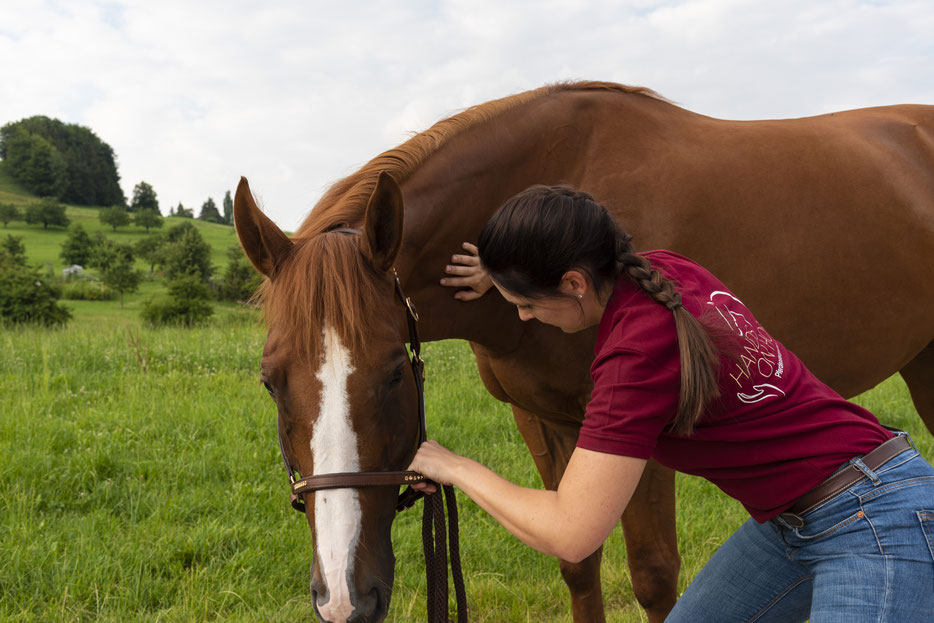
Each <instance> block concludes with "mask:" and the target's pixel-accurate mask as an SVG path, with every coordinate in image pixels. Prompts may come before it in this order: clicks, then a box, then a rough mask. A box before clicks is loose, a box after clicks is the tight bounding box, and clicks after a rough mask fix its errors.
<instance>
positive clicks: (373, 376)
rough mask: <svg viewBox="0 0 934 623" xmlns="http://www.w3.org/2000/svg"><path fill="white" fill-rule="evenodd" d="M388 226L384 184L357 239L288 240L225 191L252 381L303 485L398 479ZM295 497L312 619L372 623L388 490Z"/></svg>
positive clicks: (403, 390)
mask: <svg viewBox="0 0 934 623" xmlns="http://www.w3.org/2000/svg"><path fill="white" fill-rule="evenodd" d="M402 215H403V203H402V193H401V191H400V189H399V186H398V184H396V182H395V181H394V180H393V179H392V178H391V177H390V176H388V175H380V177H379V179H378V181H377V184H376V188H375V190H374V191H373V193H372V195H371V196H370V198H369V202H368V204H367V208H366V216H365V219H364V226H363V231H362V232H349V231H348V230H347V229H339V230H329V231H322V232H317V233H314V234H312V235H308V236H304V235H302V236H297V237H296V238H294V239H290V238H289V237H288V236H286V235H285V234H284V233H283V232H282V230H280V229H279V228H278V227H277V226H276V225H275V224H274V223H273V222H272V221H271V220H270V219H269V218H268V217H267V216H266V215H264V214H263V213H262V211H261V210H260V209H259V208H258V207H257V206H256V203H255V202H254V200H253V197H252V194H251V193H250V189H249V185H248V184H247V181H246V179H241V181H240V185H239V187H238V188H237V193H236V199H235V202H234V218H235V222H236V227H237V233H238V235H239V237H240V243H241V245H242V246H243V249H244V251H245V252H246V254H247V256H248V257H249V259H250V261H251V262H252V263H253V265H254V266H255V267H256V268H257V270H259V271H260V272H261V273H263V274H264V275H265V276H266V277H267V278H268V279H267V281H266V283H265V284H264V288H263V294H262V296H263V303H264V314H265V316H266V322H267V326H268V335H267V338H266V345H265V347H264V349H263V357H262V366H261V381H262V383H263V384H264V385H265V387H266V389H267V391H268V392H269V394H270V396H272V398H273V400H274V401H275V403H276V409H277V412H278V418H279V422H278V425H279V431H280V433H279V434H280V443H281V444H282V451H283V456H284V458H285V459H286V461H287V463H288V464H289V465H291V466H292V467H293V468H295V469H296V470H298V471H299V472H300V473H301V475H302V476H304V477H308V476H312V475H315V474H323V473H339V472H367V471H392V470H404V469H405V468H406V467H407V466H408V463H409V461H410V460H411V458H412V456H413V455H414V452H415V450H416V446H417V440H418V427H419V423H418V416H417V409H418V392H417V388H416V384H415V380H414V375H413V374H412V373H411V371H410V367H409V360H408V356H407V352H406V348H405V340H406V336H407V333H406V329H405V327H406V324H405V316H404V311H403V308H402V306H401V305H400V303H399V300H398V297H397V296H396V295H395V277H394V271H393V268H392V266H393V262H394V261H395V258H396V255H397V253H398V251H399V247H400V245H401V240H402V218H403V216H402ZM357 233H359V235H357ZM302 497H303V498H304V502H305V509H306V517H307V520H308V525H309V527H310V528H311V531H312V536H313V542H314V553H313V562H312V567H311V593H312V598H313V601H314V607H315V611H316V613H317V614H318V616H319V617H320V618H321V619H322V620H324V621H329V622H332V623H358V622H364V621H366V622H371V621H382V620H383V619H384V618H385V616H386V613H387V611H388V608H389V598H390V595H391V591H392V581H393V570H394V564H395V558H394V557H393V553H392V543H391V541H390V528H391V525H392V521H393V517H394V515H395V506H396V501H397V497H398V488H396V487H366V488H359V489H358V488H341V489H330V490H319V491H315V492H313V493H305V494H303V496H302Z"/></svg>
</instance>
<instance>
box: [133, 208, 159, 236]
mask: <svg viewBox="0 0 934 623" xmlns="http://www.w3.org/2000/svg"><path fill="white" fill-rule="evenodd" d="M133 223H134V224H135V225H137V226H138V227H145V228H146V232H147V233H148V232H149V230H150V228H153V227H156V228H158V227H162V214H160V213H159V210H150V209H149V208H147V209H145V210H140V211H139V212H137V213H136V217H135V218H134V219H133Z"/></svg>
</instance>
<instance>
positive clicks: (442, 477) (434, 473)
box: [409, 441, 465, 493]
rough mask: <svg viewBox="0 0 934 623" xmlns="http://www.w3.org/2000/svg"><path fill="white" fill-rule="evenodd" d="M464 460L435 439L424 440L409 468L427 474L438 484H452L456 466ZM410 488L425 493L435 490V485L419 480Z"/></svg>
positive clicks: (423, 474)
mask: <svg viewBox="0 0 934 623" xmlns="http://www.w3.org/2000/svg"><path fill="white" fill-rule="evenodd" d="M464 460H465V459H464V457H462V456H460V455H457V454H454V453H453V452H451V451H450V450H448V449H447V448H445V447H443V446H442V445H441V444H439V443H438V442H437V441H426V442H425V443H423V444H422V445H421V446H420V447H419V448H418V452H416V453H415V458H414V459H412V464H411V465H409V470H410V471H413V472H418V473H419V474H421V475H422V476H427V477H428V478H431V479H432V480H433V481H434V482H437V483H439V484H442V485H452V484H454V480H455V478H456V472H457V468H458V466H459V465H460V464H461V462H462V461H464ZM412 488H413V489H417V490H418V491H424V492H425V493H434V492H435V491H436V487H435V486H434V485H433V484H431V483H428V482H419V483H417V484H414V485H412Z"/></svg>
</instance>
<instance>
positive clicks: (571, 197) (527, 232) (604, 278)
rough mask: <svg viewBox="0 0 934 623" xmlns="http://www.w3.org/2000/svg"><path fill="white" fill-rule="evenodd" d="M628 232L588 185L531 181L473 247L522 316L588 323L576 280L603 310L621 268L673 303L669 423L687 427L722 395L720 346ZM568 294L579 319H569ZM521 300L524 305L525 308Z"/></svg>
mask: <svg viewBox="0 0 934 623" xmlns="http://www.w3.org/2000/svg"><path fill="white" fill-rule="evenodd" d="M631 240H632V237H631V236H630V235H629V234H627V233H626V232H625V231H623V230H622V229H621V228H620V227H619V226H618V225H617V224H616V222H615V221H613V218H612V217H611V216H610V214H609V212H608V211H607V210H606V208H604V207H603V206H601V205H600V204H599V203H597V202H596V201H595V200H594V199H593V197H591V196H590V195H588V194H587V193H583V192H580V191H577V190H574V189H572V188H569V187H566V186H532V187H531V188H528V189H526V190H524V191H523V192H521V193H519V194H518V195H516V196H514V197H512V198H511V199H509V200H508V201H507V202H506V203H505V204H503V206H502V207H501V208H500V209H499V210H498V211H497V212H496V213H495V214H494V215H493V217H492V218H491V219H490V220H489V222H488V223H487V224H486V226H484V228H483V230H482V231H481V232H480V237H479V239H478V241H477V250H478V253H479V256H480V261H481V263H482V264H483V267H484V268H485V269H486V271H487V272H488V273H489V275H490V278H491V279H492V280H493V282H494V284H496V286H497V288H498V289H499V290H500V292H501V293H502V294H503V296H504V297H505V298H506V300H507V301H509V302H511V303H513V304H515V305H516V306H517V307H518V308H519V316H520V318H522V319H523V320H526V319H528V317H536V318H538V319H539V320H542V321H543V322H548V323H549V324H554V325H556V326H559V327H561V328H562V329H564V330H565V331H567V330H569V327H570V330H580V329H581V328H584V327H585V326H586V325H587V324H588V322H587V315H588V312H587V309H588V307H587V306H586V305H584V306H582V305H581V304H580V302H579V299H578V297H579V296H580V294H576V293H578V292H580V291H581V290H579V289H578V286H579V285H580V282H581V281H583V282H584V285H585V289H584V291H585V292H587V289H586V288H590V290H589V295H590V296H591V297H592V301H596V303H597V305H593V304H591V306H590V308H593V309H598V310H599V314H602V312H603V308H604V306H605V305H606V303H607V301H608V299H609V297H610V294H611V293H612V291H613V286H614V285H615V283H616V280H617V278H619V277H620V275H622V274H625V275H626V276H627V277H628V278H629V279H631V280H632V281H633V282H635V283H636V284H637V285H638V286H639V287H640V288H641V289H642V291H643V292H645V293H646V294H647V295H648V296H650V297H651V298H652V299H653V300H654V301H656V302H657V303H659V304H660V305H663V306H664V307H665V308H667V309H668V310H669V311H671V313H672V315H673V318H674V324H675V330H676V331H677V334H678V346H679V350H680V354H681V398H680V401H679V405H678V412H677V414H675V416H674V419H673V421H672V424H671V426H670V428H671V430H673V431H674V432H676V433H679V434H689V433H690V432H691V431H692V430H693V428H694V424H695V423H696V422H697V420H698V419H700V417H701V415H702V414H703V412H704V409H705V408H706V406H707V404H708V403H709V402H710V401H711V400H713V399H714V398H716V397H717V396H718V395H719V388H718V382H717V376H718V367H719V355H718V351H717V349H716V348H715V346H714V344H713V342H712V340H711V338H710V335H709V334H708V331H707V329H706V328H705V327H704V325H703V324H701V322H700V321H699V320H697V319H696V318H695V317H694V316H693V315H692V314H691V313H690V312H688V310H687V309H685V308H684V306H683V305H682V304H681V294H680V293H679V292H678V290H677V287H676V284H675V283H674V282H672V281H670V280H668V279H666V278H665V277H664V276H663V275H662V274H661V273H659V272H658V271H657V270H656V269H655V268H654V267H653V266H652V265H651V263H650V262H649V261H648V260H647V259H646V258H645V257H643V256H641V255H638V254H637V253H635V251H634V250H633V248H632V244H631ZM576 276H579V277H580V278H579V279H578V278H577V277H576ZM585 296H586V295H585ZM562 300H563V302H562ZM569 300H570V301H571V302H573V304H576V306H577V308H579V311H580V314H579V318H580V319H581V320H583V322H580V321H577V322H575V321H574V319H573V314H572V313H571V311H570V306H571V304H569V303H568V301H569ZM585 300H586V299H585ZM536 301H544V302H545V303H544V305H543V307H544V309H543V311H541V312H539V313H538V314H535V313H532V310H533V309H534V307H535V305H536ZM523 306H526V307H528V309H527V310H526V311H525V316H524V315H523ZM596 322H599V315H598V316H597V318H596Z"/></svg>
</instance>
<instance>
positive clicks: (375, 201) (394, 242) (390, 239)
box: [360, 171, 404, 271]
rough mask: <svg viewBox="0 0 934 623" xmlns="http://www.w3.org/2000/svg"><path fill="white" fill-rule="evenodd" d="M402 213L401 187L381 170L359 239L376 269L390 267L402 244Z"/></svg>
mask: <svg viewBox="0 0 934 623" xmlns="http://www.w3.org/2000/svg"><path fill="white" fill-rule="evenodd" d="M403 213H404V204H403V201H402V189H401V188H399V184H397V183H396V180H394V179H393V178H392V176H391V175H389V174H388V173H386V172H384V171H382V172H380V174H379V177H378V178H377V180H376V188H375V189H373V194H372V195H370V201H369V203H367V205H366V216H365V217H364V226H363V238H362V239H361V241H360V250H361V251H362V252H363V256H364V257H365V258H367V260H369V262H370V264H371V265H372V266H373V267H374V268H376V269H377V270H380V271H387V270H389V269H390V268H391V267H392V263H393V262H394V261H395V260H396V255H397V254H398V253H399V247H400V246H401V245H402V219H403Z"/></svg>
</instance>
